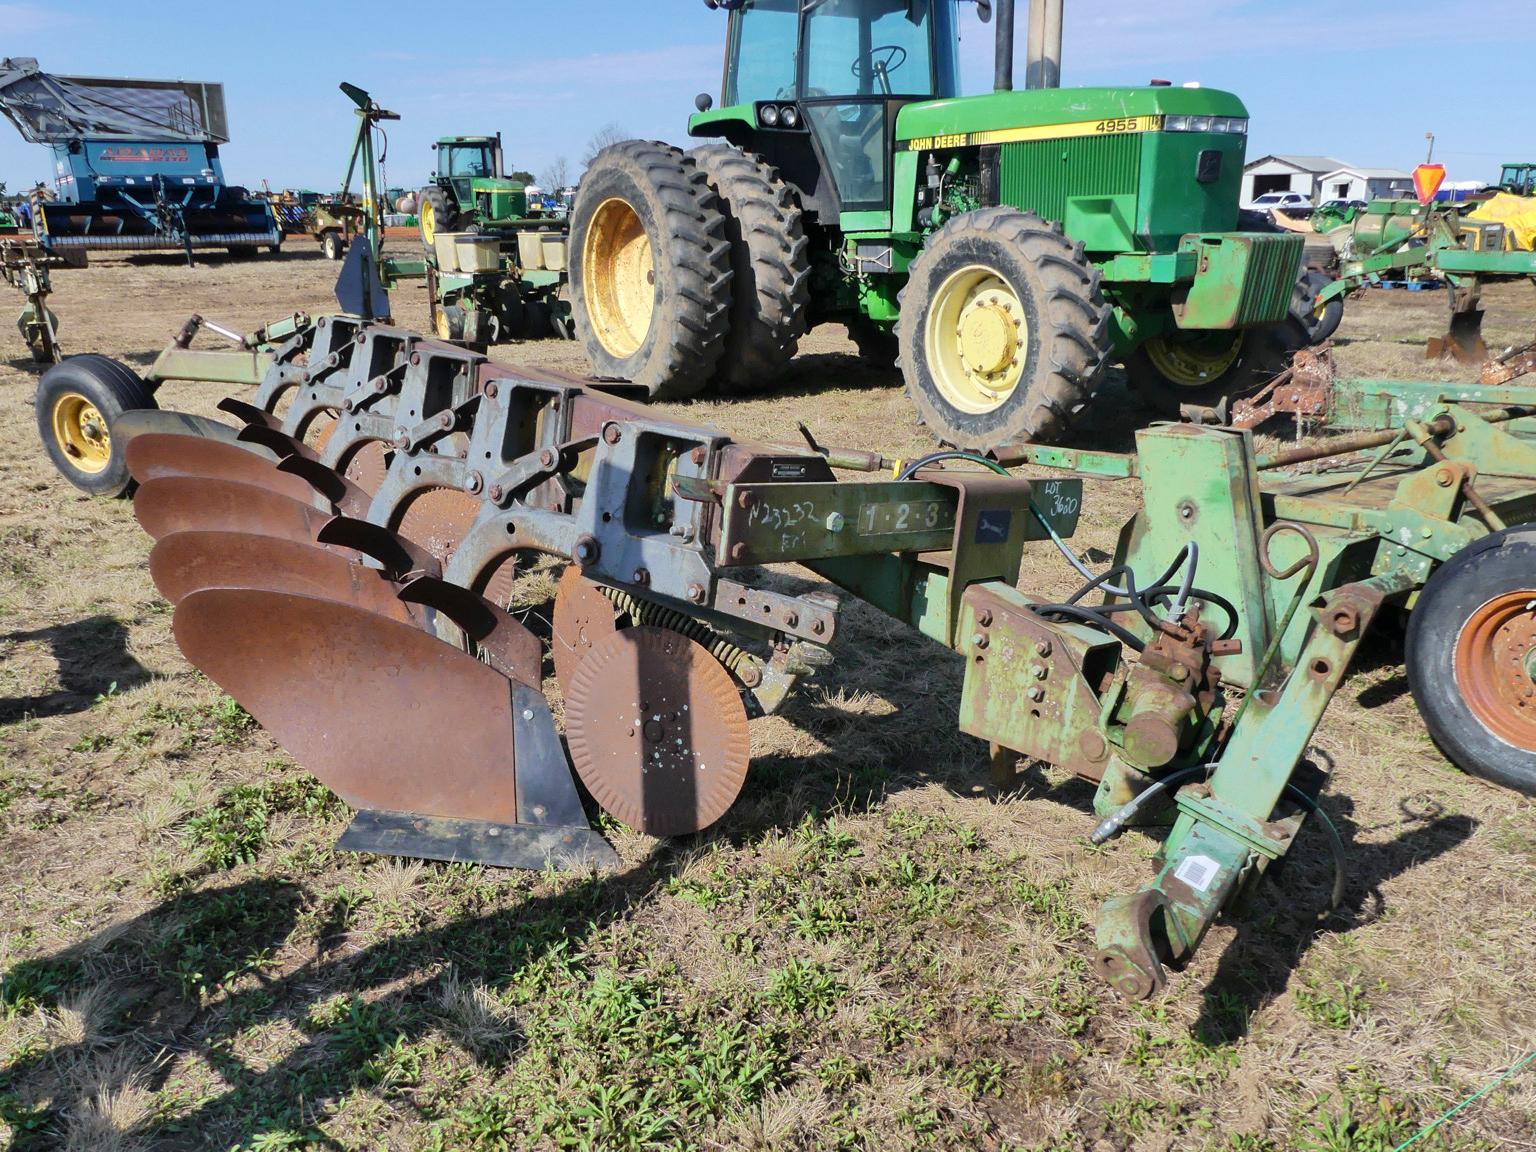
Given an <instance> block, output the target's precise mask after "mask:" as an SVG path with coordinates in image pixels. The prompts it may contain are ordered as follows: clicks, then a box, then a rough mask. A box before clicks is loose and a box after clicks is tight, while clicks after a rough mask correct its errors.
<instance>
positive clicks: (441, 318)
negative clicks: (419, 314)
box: [432, 305, 453, 340]
mask: <svg viewBox="0 0 1536 1152" xmlns="http://www.w3.org/2000/svg"><path fill="white" fill-rule="evenodd" d="M432 329H433V331H435V332H436V333H437V338H438V339H439V340H452V339H453V326H452V325H451V324H450V323H449V322H448V310H447V309H446V308H439V307H437V306H436V305H433V306H432Z"/></svg>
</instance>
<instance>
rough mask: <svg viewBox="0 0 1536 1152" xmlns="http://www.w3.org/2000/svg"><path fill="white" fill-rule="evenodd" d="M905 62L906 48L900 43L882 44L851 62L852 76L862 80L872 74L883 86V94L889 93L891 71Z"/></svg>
mask: <svg viewBox="0 0 1536 1152" xmlns="http://www.w3.org/2000/svg"><path fill="white" fill-rule="evenodd" d="M906 62H907V50H906V49H905V48H903V47H902V46H901V45H900V44H882V45H880V46H879V47H878V48H871V49H870V50H869V55H868V56H860V57H859V58H858V59H856V60H854V62H853V69H852V71H853V76H854V79H856V80H862V79H864V77H865V76H866V75H870V76H873V77H874V78H875V79H876V80H879V81H880V83H881V84H882V85H884V86H885V94H886V95H887V96H889V95H890V94H891V73H892V72H894V71H896V69H898V68H900V67H901V66H902V65H903V64H905V63H906Z"/></svg>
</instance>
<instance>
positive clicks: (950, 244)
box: [897, 208, 1110, 451]
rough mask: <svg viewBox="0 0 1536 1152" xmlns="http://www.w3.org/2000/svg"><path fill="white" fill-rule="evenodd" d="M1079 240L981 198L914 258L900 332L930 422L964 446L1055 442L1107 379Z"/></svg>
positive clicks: (1096, 299)
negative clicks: (976, 207)
mask: <svg viewBox="0 0 1536 1152" xmlns="http://www.w3.org/2000/svg"><path fill="white" fill-rule="evenodd" d="M1099 280H1100V276H1099V272H1098V270H1097V269H1095V268H1094V267H1093V266H1092V265H1091V264H1089V263H1088V261H1087V260H1086V259H1085V258H1084V256H1083V249H1082V245H1081V244H1076V243H1074V242H1073V241H1071V240H1069V239H1067V237H1066V236H1065V235H1063V233H1062V230H1061V228H1060V226H1059V225H1054V224H1049V223H1047V222H1046V221H1045V220H1043V219H1041V218H1040V217H1039V216H1036V215H1034V214H1033V213H1029V212H1019V211H1017V210H1015V209H1012V208H985V209H982V210H981V211H978V212H968V213H966V214H965V215H963V216H957V217H955V218H954V219H953V220H951V221H949V222H948V223H947V224H945V225H944V226H943V227H942V228H940V229H939V230H938V231H937V232H935V233H934V235H933V236H932V237H931V238H930V240H929V241H928V244H927V246H926V247H924V249H923V251H922V252H921V253H920V254H919V255H918V257H917V259H916V260H914V261H913V262H912V267H911V273H910V278H909V280H908V283H907V286H906V288H905V289H904V290H903V292H902V307H901V319H900V321H899V322H898V324H897V337H898V340H899V346H900V351H901V370H902V374H903V376H904V377H905V378H906V381H907V387H908V391H909V392H910V394H911V396H912V400H913V402H914V403H915V404H916V406H917V409H918V412H919V414H920V415H921V416H922V418H923V420H924V422H925V423H926V424H927V425H928V428H929V430H930V431H931V432H933V433H934V434H935V435H937V436H938V437H939V438H940V439H942V440H944V441H946V442H948V443H950V444H954V445H955V446H957V447H960V448H971V449H979V450H983V451H986V450H991V449H994V448H997V447H999V446H1000V445H1003V444H1008V443H1015V442H1020V441H1035V442H1041V443H1057V442H1060V441H1061V440H1063V439H1065V438H1066V437H1067V435H1068V434H1069V433H1070V432H1071V430H1072V428H1073V426H1074V424H1075V422H1076V421H1077V420H1078V419H1079V418H1080V417H1081V416H1082V415H1083V413H1084V411H1085V410H1086V409H1087V407H1088V406H1089V404H1090V403H1091V401H1092V400H1093V397H1094V393H1095V392H1096V391H1097V390H1098V386H1099V383H1100V380H1101V379H1102V378H1103V374H1104V367H1105V363H1106V360H1107V358H1108V355H1109V350H1110V339H1109V306H1108V305H1107V304H1106V303H1105V302H1104V296H1103V294H1102V292H1101V291H1100V288H1099Z"/></svg>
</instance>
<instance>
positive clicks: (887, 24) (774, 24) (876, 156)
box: [694, 0, 960, 219]
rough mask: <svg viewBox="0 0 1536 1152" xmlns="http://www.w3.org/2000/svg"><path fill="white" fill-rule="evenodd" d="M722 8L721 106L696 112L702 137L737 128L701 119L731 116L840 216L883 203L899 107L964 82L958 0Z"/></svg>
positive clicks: (817, 204) (818, 1)
mask: <svg viewBox="0 0 1536 1152" xmlns="http://www.w3.org/2000/svg"><path fill="white" fill-rule="evenodd" d="M718 6H719V7H722V8H726V9H728V10H729V11H730V28H729V32H728V35H727V41H726V60H725V80H724V84H723V86H722V92H723V104H724V105H725V107H724V108H722V109H720V111H719V112H717V113H713V114H712V113H710V112H709V111H708V110H706V111H704V112H703V113H702V114H701V115H700V116H698V117H695V124H694V132H695V134H696V135H714V134H725V135H727V136H731V135H733V134H734V133H732V132H730V131H725V132H723V133H721V132H720V130H719V129H713V130H712V129H710V128H709V127H706V125H707V124H709V123H710V122H718V121H720V120H721V119H729V118H731V116H730V114H732V113H733V114H734V118H736V119H737V120H739V121H745V123H744V125H743V126H744V128H745V130H746V131H748V132H751V133H752V134H753V135H754V141H753V143H754V145H755V146H758V147H760V148H762V149H764V150H765V151H767V152H768V153H769V154H770V155H771V162H773V163H775V164H776V165H777V166H779V167H780V168H781V169H783V170H784V171H785V173H786V175H788V176H789V177H790V179H792V180H793V181H794V182H795V183H796V184H797V185H798V186H799V187H801V188H802V189H812V190H813V194H812V196H811V197H810V199H811V201H812V203H811V204H808V205H807V206H808V207H811V208H813V210H820V214H821V215H823V216H826V215H829V214H830V215H831V217H832V218H833V219H835V218H836V215H837V210H838V209H840V210H841V211H845V212H846V211H861V210H862V211H871V210H872V211H882V212H883V211H888V210H889V208H890V199H891V197H890V187H889V185H890V173H891V145H892V141H893V139H894V136H895V126H896V115H897V113H898V112H899V111H900V109H901V108H902V106H903V105H906V104H910V103H913V102H914V101H920V100H932V99H935V98H938V97H946V96H954V95H957V94H958V91H959V74H960V65H959V58H958V42H959V41H958V36H957V34H956V17H955V9H956V6H955V4H954V3H953V0H720V3H719V4H718ZM759 133H760V134H761V135H758V134H759ZM822 174H825V180H822V179H817V178H816V177H818V176H820V175H822Z"/></svg>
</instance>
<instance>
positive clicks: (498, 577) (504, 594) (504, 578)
mask: <svg viewBox="0 0 1536 1152" xmlns="http://www.w3.org/2000/svg"><path fill="white" fill-rule="evenodd" d="M379 482H380V483H381V484H382V483H383V479H382V476H381V478H380V481H379ZM359 483H361V481H359ZM480 508H481V503H480V500H479V498H478V497H475V496H471V495H469V494H468V493H467V492H461V491H460V490H459V489H457V488H424V489H422V490H421V491H420V492H418V493H417V494H416V495H415V496H414V497H412V498H411V499H410V500H409V501H407V502H406V504H405V506H404V509H403V510H402V511H399V512H398V513H397V515H396V518H397V520H398V523H397V524H396V525H395V530H396V531H397V532H399V533H400V535H402V536H404V537H405V538H406V539H407V540H413V541H415V542H416V543H417V544H420V545H421V546H422V547H423V548H425V549H426V550H427V551H428V552H430V553H432V555H434V556H436V557H437V559H438V560H439V561H440V562H441V563H442V565H443V567H444V568H447V567H448V562H449V561H450V560H452V559H453V554H454V553H455V552H456V551H458V548H459V545H460V544H462V543H463V542H464V538H465V537H466V536H468V535H469V530H470V528H471V527H473V526H474V523H475V517H476V516H478V515H479V514H480ZM516 580H517V565H516V564H515V563H513V562H511V560H510V558H509V559H508V561H506V562H504V563H503V564H501V565H500V566H499V567H498V568H497V569H496V571H495V572H494V573H492V574H491V576H490V578H489V579H488V580H486V581H485V583H484V587H483V588H482V587H480V586H478V585H477V586H476V591H478V592H480V594H481V595H482V596H484V597H485V598H486V599H487V600H489V601H491V603H493V604H495V605H497V606H498V607H499V606H503V605H505V604H506V603H507V602H508V600H509V599H510V598H511V595H512V585H513V583H514V582H515V581H516Z"/></svg>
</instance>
